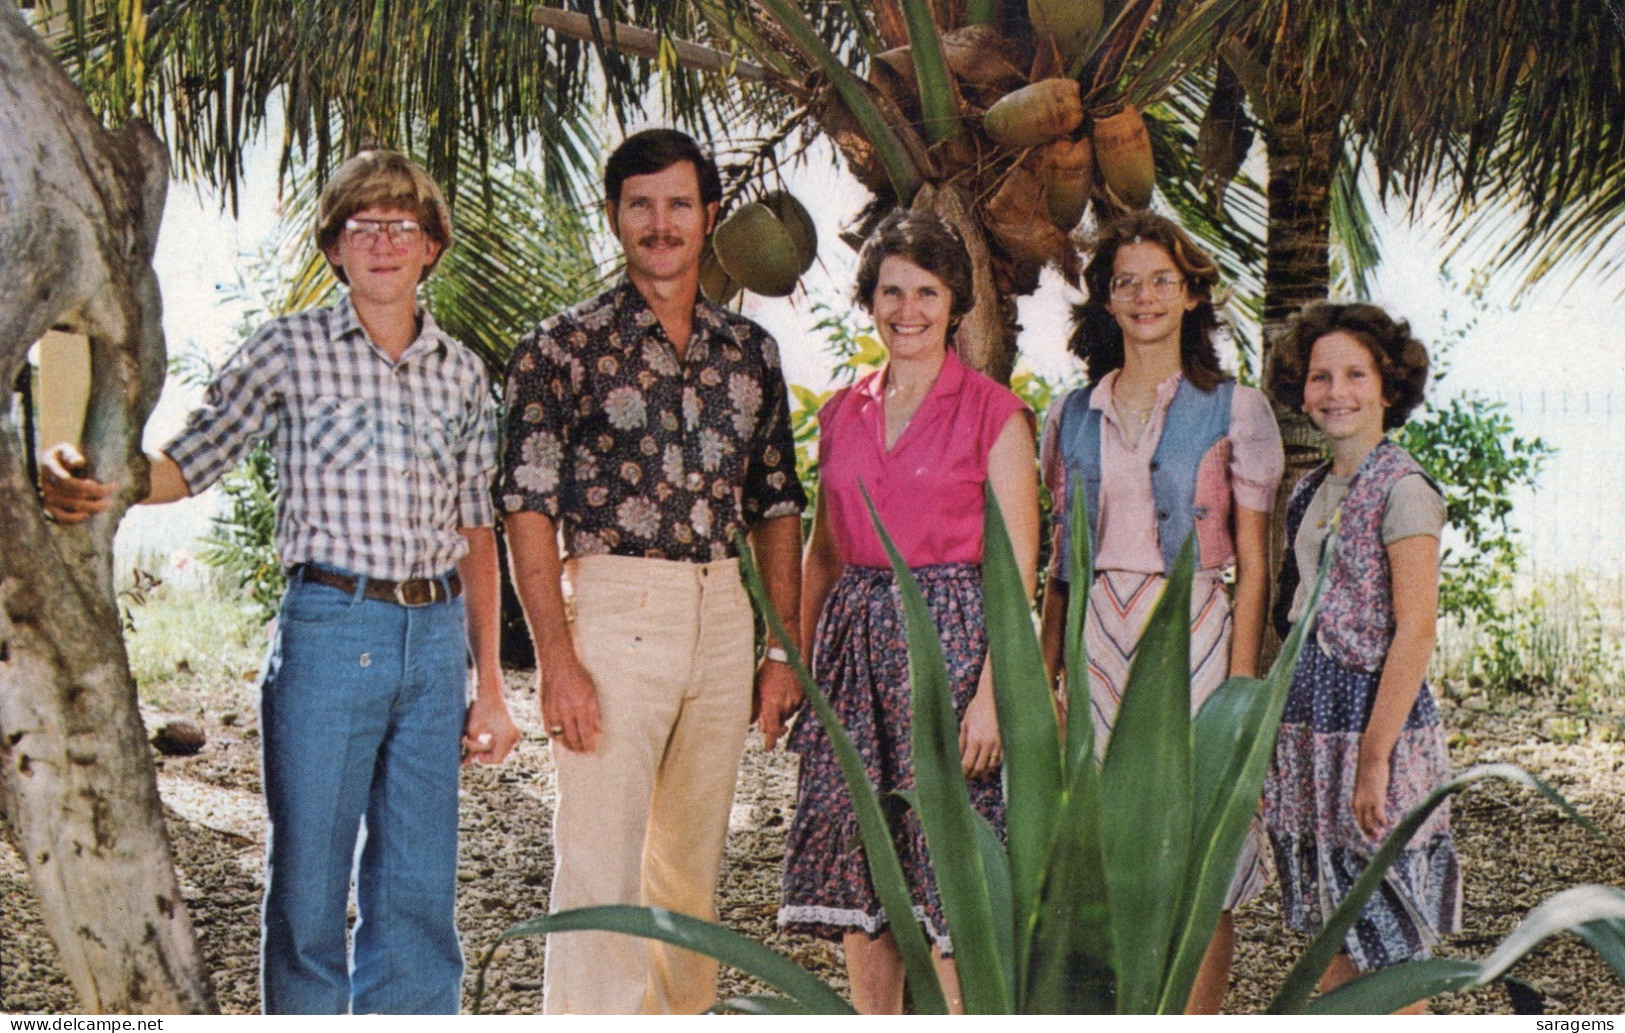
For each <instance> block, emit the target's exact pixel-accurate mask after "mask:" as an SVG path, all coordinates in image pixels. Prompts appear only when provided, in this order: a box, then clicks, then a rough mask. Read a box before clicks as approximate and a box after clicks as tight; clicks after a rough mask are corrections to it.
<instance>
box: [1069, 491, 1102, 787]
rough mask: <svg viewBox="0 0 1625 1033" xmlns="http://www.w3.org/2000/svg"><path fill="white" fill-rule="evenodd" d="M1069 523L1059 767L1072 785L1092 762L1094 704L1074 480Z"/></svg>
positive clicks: (1080, 513) (1084, 516) (1089, 569)
mask: <svg viewBox="0 0 1625 1033" xmlns="http://www.w3.org/2000/svg"><path fill="white" fill-rule="evenodd" d="M1070 491H1071V495H1072V507H1071V520H1070V521H1068V524H1069V526H1068V528H1067V533H1068V534H1069V535H1070V536H1071V541H1072V550H1071V558H1070V559H1069V560H1068V564H1067V566H1068V569H1067V585H1068V587H1069V591H1068V592H1067V594H1066V634H1065V635H1064V641H1063V643H1062V646H1061V649H1062V652H1063V656H1064V657H1065V660H1066V713H1067V722H1066V754H1065V758H1064V764H1063V768H1064V770H1065V771H1066V772H1067V774H1066V777H1067V779H1068V780H1070V781H1072V782H1073V783H1074V784H1075V783H1076V781H1077V776H1076V774H1075V771H1076V769H1077V767H1078V765H1080V764H1084V763H1087V764H1089V765H1091V766H1093V765H1094V763H1095V702H1094V697H1093V695H1092V694H1091V693H1090V690H1089V647H1088V645H1087V643H1085V642H1084V639H1083V622H1084V615H1085V614H1087V613H1088V612H1089V589H1090V588H1091V587H1092V586H1093V585H1094V583H1095V553H1094V532H1093V531H1092V530H1091V529H1090V527H1089V508H1088V507H1087V506H1086V505H1085V504H1084V501H1083V481H1082V479H1081V478H1077V477H1074V478H1072V482H1071V485H1070Z"/></svg>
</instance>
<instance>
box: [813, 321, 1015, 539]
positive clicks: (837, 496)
mask: <svg viewBox="0 0 1625 1033" xmlns="http://www.w3.org/2000/svg"><path fill="white" fill-rule="evenodd" d="M885 383H886V370H884V369H882V370H879V371H877V372H875V373H871V374H869V375H868V376H866V377H864V378H863V379H862V380H859V381H858V382H857V383H856V384H853V385H852V386H851V387H848V388H843V389H842V390H840V391H837V392H836V393H835V395H834V396H833V397H831V398H830V400H829V401H828V402H826V403H824V407H823V408H822V409H821V410H820V411H819V414H818V477H819V484H820V485H821V487H820V490H821V491H822V493H823V497H824V505H825V509H826V514H827V517H828V519H829V522H830V530H831V531H832V532H833V534H834V537H835V542H836V545H837V547H838V548H839V549H840V554H841V560H842V562H843V563H846V564H850V565H853V566H861V567H889V566H890V565H891V561H890V560H889V559H888V558H887V556H886V550H885V547H884V546H883V545H882V544H881V541H880V537H879V535H877V534H876V533H875V530H874V526H873V524H872V523H871V521H870V518H869V509H868V506H867V505H865V504H864V499H863V489H865V488H866V489H868V492H869V496H870V498H872V499H873V500H874V504H875V510H876V511H877V512H878V513H879V514H880V519H881V522H882V523H883V524H884V525H885V527H886V533H887V534H889V535H890V536H891V538H892V541H893V542H894V543H895V544H896V545H897V549H898V552H899V553H901V554H902V556H903V560H904V562H905V563H907V564H908V566H910V567H923V566H928V565H930V564H934V563H981V562H982V507H983V504H984V498H985V490H986V484H987V469H988V454H989V453H990V452H991V451H992V450H993V444H994V442H995V441H997V440H998V437H999V434H1000V432H1002V431H1003V430H1004V427H1005V424H1007V423H1009V422H1010V417H1011V416H1013V415H1015V414H1016V413H1023V414H1024V415H1025V416H1026V418H1027V420H1028V429H1029V433H1030V432H1031V426H1032V424H1031V420H1032V414H1031V411H1030V410H1029V409H1028V408H1027V406H1026V404H1025V403H1023V402H1022V400H1021V399H1020V398H1018V397H1017V396H1016V394H1015V392H1013V391H1011V390H1010V389H1009V388H1007V387H1005V386H1003V385H1002V384H999V383H997V382H996V381H994V380H993V379H991V378H989V377H987V376H984V375H983V374H981V373H978V372H976V371H975V370H973V369H971V368H969V367H968V366H966V365H965V364H964V362H963V361H961V360H960V358H959V356H958V355H956V354H954V352H952V351H949V352H948V354H947V357H946V359H945V360H944V362H943V364H942V370H941V372H939V373H938V374H937V379H936V382H935V383H933V384H932V385H931V390H930V391H928V392H927V393H926V396H925V398H924V399H923V400H922V401H921V402H920V407H919V408H918V409H917V410H915V413H914V416H913V418H911V419H910V420H909V422H908V426H906V427H904V428H903V432H902V433H901V434H900V435H898V438H897V442H896V444H894V445H893V446H892V447H891V448H889V449H888V448H887V447H886V412H885V404H884V401H883V397H882V394H883V390H884V386H885Z"/></svg>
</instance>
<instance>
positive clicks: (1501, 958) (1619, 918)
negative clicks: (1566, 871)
mask: <svg viewBox="0 0 1625 1033" xmlns="http://www.w3.org/2000/svg"><path fill="white" fill-rule="evenodd" d="M1561 932H1575V933H1578V934H1579V935H1580V936H1581V938H1582V939H1584V940H1585V941H1586V942H1587V943H1588V944H1590V945H1591V947H1592V949H1594V950H1596V951H1597V953H1598V954H1600V955H1602V958H1603V960H1604V961H1606V962H1608V966H1609V967H1610V968H1612V969H1613V970H1614V974H1615V975H1616V976H1618V977H1619V978H1620V979H1622V980H1625V890H1621V889H1619V888H1618V887H1615V886H1571V887H1569V888H1568V889H1566V890H1563V891H1562V892H1561V893H1554V894H1553V895H1552V896H1550V897H1547V898H1546V899H1545V900H1543V901H1541V903H1540V904H1539V905H1538V906H1537V907H1536V908H1535V909H1534V910H1533V911H1531V912H1529V915H1528V917H1526V918H1525V919H1524V920H1523V921H1522V922H1519V923H1518V927H1517V928H1516V929H1514V930H1512V932H1511V933H1509V934H1507V938H1506V939H1504V940H1502V941H1501V944H1500V946H1498V947H1496V948H1495V950H1494V951H1493V952H1492V953H1491V954H1490V956H1489V957H1487V958H1485V959H1484V971H1483V974H1482V975H1481V976H1480V977H1479V981H1480V982H1484V983H1487V982H1489V981H1490V980H1492V979H1498V978H1500V977H1501V976H1502V975H1504V974H1505V973H1506V971H1507V970H1508V969H1510V968H1511V967H1512V966H1513V965H1514V964H1515V963H1517V961H1518V960H1519V959H1520V958H1522V957H1523V956H1524V955H1525V954H1528V953H1529V952H1530V951H1531V950H1533V949H1534V948H1535V946H1536V945H1537V944H1539V943H1540V942H1541V941H1542V940H1545V939H1546V938H1547V937H1550V936H1553V935H1555V934H1557V933H1561Z"/></svg>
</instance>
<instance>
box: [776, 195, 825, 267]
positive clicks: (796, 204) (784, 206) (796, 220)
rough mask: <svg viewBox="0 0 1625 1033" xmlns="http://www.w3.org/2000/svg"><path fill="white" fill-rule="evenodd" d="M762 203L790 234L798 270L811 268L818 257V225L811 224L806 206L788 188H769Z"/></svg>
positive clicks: (810, 217) (810, 216)
mask: <svg viewBox="0 0 1625 1033" xmlns="http://www.w3.org/2000/svg"><path fill="white" fill-rule="evenodd" d="M762 203H763V204H765V205H767V206H768V208H770V209H771V210H772V212H773V214H774V215H775V216H777V217H778V220H779V222H780V223H782V224H783V226H784V228H785V230H786V231H787V232H788V233H789V234H790V241H791V243H793V244H794V245H795V246H796V255H797V264H798V265H799V266H800V272H802V273H804V272H806V271H807V270H808V269H811V268H812V264H813V260H814V259H816V258H817V257H818V227H817V226H815V225H813V220H812V215H811V214H809V213H808V211H807V207H806V206H805V205H803V204H802V203H801V202H800V201H798V200H796V198H795V195H793V194H791V193H790V191H788V190H770V191H768V192H767V194H766V195H765V196H763V198H762Z"/></svg>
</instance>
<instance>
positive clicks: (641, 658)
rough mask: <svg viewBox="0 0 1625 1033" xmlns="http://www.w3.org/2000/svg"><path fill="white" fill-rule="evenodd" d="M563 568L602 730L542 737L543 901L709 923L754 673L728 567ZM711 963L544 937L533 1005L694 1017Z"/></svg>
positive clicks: (744, 603)
mask: <svg viewBox="0 0 1625 1033" xmlns="http://www.w3.org/2000/svg"><path fill="white" fill-rule="evenodd" d="M565 578H566V581H567V587H568V589H569V590H570V592H571V596H570V598H571V606H572V610H573V613H574V616H573V630H574V637H575V645H576V650H577V653H578V655H579V656H580V657H581V661H582V663H583V664H584V665H585V666H586V668H587V670H588V672H589V673H590V674H591V675H592V676H593V680H594V681H595V682H596V683H597V686H598V706H599V711H600V715H601V718H602V724H603V730H602V732H601V733H600V735H599V737H598V742H597V745H596V746H595V748H594V750H593V752H591V753H574V752H572V751H570V750H567V749H565V748H564V747H563V746H562V745H559V744H557V743H555V744H554V746H553V762H554V765H555V767H556V768H557V772H558V808H557V810H556V811H555V813H554V817H553V857H554V875H553V895H552V900H551V903H550V906H549V909H550V910H552V911H563V910H566V909H569V908H577V907H587V906H590V905H595V904H645V905H651V906H657V907H663V908H667V909H669V910H672V911H681V912H684V913H686V914H690V915H695V916H697V917H700V918H708V919H713V920H714V919H715V918H716V887H717V876H718V872H719V870H720V868H721V865H722V848H723V843H724V840H725V839H726V838H727V834H728V814H729V811H730V810H731V809H732V807H733V795H734V782H735V779H736V778H737V776H738V772H739V758H740V755H741V754H742V753H743V751H744V746H745V733H746V731H747V730H748V728H749V726H750V709H751V687H752V678H753V675H754V656H753V623H752V617H751V608H750V600H749V597H748V596H747V595H746V593H745V589H744V586H743V585H742V584H741V582H740V579H739V565H738V561H737V560H727V561H722V562H717V563H705V564H700V563H685V562H676V561H670V560H656V559H639V558H635V557H624V556H586V557H582V558H580V559H574V560H571V561H569V563H568V564H567V565H566V567H565ZM716 973H717V965H716V962H714V961H712V960H711V959H709V958H706V957H703V956H701V955H699V954H695V953H692V952H690V951H686V950H681V949H679V948H675V947H670V946H667V945H666V944H663V943H658V942H655V941H652V940H643V939H641V938H638V937H633V936H625V935H621V934H618V933H591V932H572V933H556V934H554V935H552V936H549V937H548V942H547V960H546V972H545V987H544V991H543V1002H542V1010H543V1012H544V1013H546V1014H549V1015H556V1014H564V1013H575V1014H598V1015H613V1014H632V1013H639V1012H642V1013H645V1014H663V1013H683V1014H695V1013H699V1012H702V1011H704V1010H705V1009H706V1008H708V1007H710V1006H711V1005H712V1004H713V1003H714V1002H715V1000H716Z"/></svg>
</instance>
